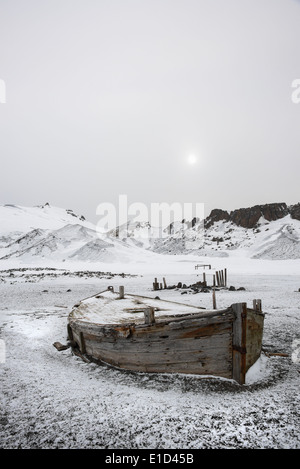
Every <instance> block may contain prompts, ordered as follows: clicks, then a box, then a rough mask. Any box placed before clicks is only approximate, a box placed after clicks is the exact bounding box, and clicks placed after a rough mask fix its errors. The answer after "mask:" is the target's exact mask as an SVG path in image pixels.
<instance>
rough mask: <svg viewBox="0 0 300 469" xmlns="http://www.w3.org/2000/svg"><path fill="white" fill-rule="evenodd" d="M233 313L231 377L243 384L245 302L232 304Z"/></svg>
mask: <svg viewBox="0 0 300 469" xmlns="http://www.w3.org/2000/svg"><path fill="white" fill-rule="evenodd" d="M232 309H233V311H234V313H235V320H234V321H233V331H232V332H233V335H232V377H233V379H234V380H235V381H237V382H238V383H239V384H245V378H246V353H247V350H246V326H247V304H246V303H237V304H234V305H232Z"/></svg>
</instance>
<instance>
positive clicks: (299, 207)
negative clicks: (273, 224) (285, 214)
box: [289, 203, 300, 220]
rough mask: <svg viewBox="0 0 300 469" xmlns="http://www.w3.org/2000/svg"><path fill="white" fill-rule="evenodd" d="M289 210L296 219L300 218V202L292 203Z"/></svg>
mask: <svg viewBox="0 0 300 469" xmlns="http://www.w3.org/2000/svg"><path fill="white" fill-rule="evenodd" d="M289 212H290V214H291V217H292V218H294V219H296V220H300V203H298V204H296V205H291V206H290V207H289Z"/></svg>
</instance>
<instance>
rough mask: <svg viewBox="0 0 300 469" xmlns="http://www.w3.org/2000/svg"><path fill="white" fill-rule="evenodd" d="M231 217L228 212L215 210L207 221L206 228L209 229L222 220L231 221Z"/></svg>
mask: <svg viewBox="0 0 300 469" xmlns="http://www.w3.org/2000/svg"><path fill="white" fill-rule="evenodd" d="M229 219H230V215H229V213H228V212H227V211H226V210H221V209H219V208H215V209H214V210H212V211H211V212H210V215H209V216H208V217H207V218H206V219H205V222H204V226H205V228H209V227H210V226H212V225H213V224H214V223H215V222H217V221H220V220H225V221H229Z"/></svg>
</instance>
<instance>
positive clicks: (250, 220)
mask: <svg viewBox="0 0 300 469" xmlns="http://www.w3.org/2000/svg"><path fill="white" fill-rule="evenodd" d="M288 213H289V212H288V208H287V205H286V203H274V204H265V205H255V206H254V207H250V208H240V209H238V210H234V211H233V212H231V213H230V220H231V221H232V222H233V223H234V224H235V225H238V226H242V227H243V228H254V227H255V226H256V225H257V223H258V221H259V219H260V217H264V218H265V219H266V220H268V221H274V220H278V219H279V218H283V217H285V216H286V215H288Z"/></svg>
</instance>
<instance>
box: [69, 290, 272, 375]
mask: <svg viewBox="0 0 300 469" xmlns="http://www.w3.org/2000/svg"><path fill="white" fill-rule="evenodd" d="M263 323H264V314H263V313H262V311H261V302H260V300H257V301H256V300H254V304H253V308H248V307H247V304H246V303H239V304H233V305H231V306H230V307H228V308H226V309H222V310H216V309H214V310H212V311H208V310H206V309H203V308H200V307H195V306H191V305H186V304H181V303H176V302H173V301H166V300H161V299H159V298H148V297H145V296H139V295H133V294H124V287H120V290H119V292H115V291H114V289H113V287H108V289H107V290H105V291H103V292H101V293H99V294H97V295H94V296H92V297H90V298H86V299H84V300H82V301H80V303H79V304H77V305H75V306H74V307H73V309H72V311H71V313H70V314H69V317H68V339H69V341H70V344H71V346H72V348H73V350H74V352H75V353H77V354H79V355H80V356H82V358H85V359H88V360H90V361H95V362H96V363H99V364H107V365H111V366H113V367H117V368H119V369H123V370H130V371H137V372H147V373H187V374H196V375H210V376H217V377H223V378H228V379H233V380H235V381H237V382H238V383H240V384H244V383H245V376H246V372H247V370H248V369H249V368H250V367H251V366H252V365H253V364H254V363H255V362H256V360H257V359H258V358H259V356H260V353H261V345H262V335H263Z"/></svg>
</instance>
